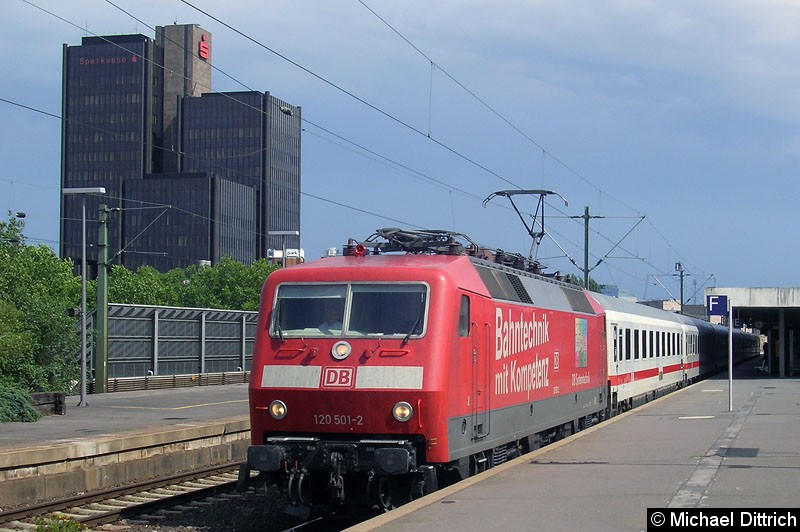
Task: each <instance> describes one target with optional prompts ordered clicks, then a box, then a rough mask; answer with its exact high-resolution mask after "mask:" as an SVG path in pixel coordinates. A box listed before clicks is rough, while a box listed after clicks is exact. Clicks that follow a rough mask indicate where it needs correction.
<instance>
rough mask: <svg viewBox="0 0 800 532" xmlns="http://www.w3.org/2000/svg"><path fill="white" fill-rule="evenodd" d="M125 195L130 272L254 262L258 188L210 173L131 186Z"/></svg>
mask: <svg viewBox="0 0 800 532" xmlns="http://www.w3.org/2000/svg"><path fill="white" fill-rule="evenodd" d="M124 192H125V198H126V202H127V204H128V205H129V209H130V210H129V211H128V212H127V213H126V215H125V227H124V233H123V239H124V241H125V242H126V246H125V248H124V249H123V250H122V255H123V259H124V260H123V263H124V264H125V266H126V267H127V268H129V269H132V270H136V269H137V268H139V267H140V266H145V265H148V266H152V267H154V268H156V269H157V270H160V271H168V270H171V269H173V268H183V267H186V266H187V265H189V264H203V263H204V262H205V261H208V262H209V263H212V264H213V263H217V262H219V260H220V259H222V257H224V256H229V257H232V258H234V259H236V260H238V261H239V262H242V263H244V264H248V265H249V264H251V263H252V262H253V259H254V258H255V233H254V231H253V230H252V228H253V227H255V219H256V211H255V191H254V189H253V187H249V186H246V185H241V184H239V183H234V182H232V181H229V180H226V179H222V178H219V177H216V176H213V175H209V174H205V173H191V174H188V173H182V174H177V173H175V174H152V175H148V176H145V179H143V180H131V181H127V182H126V183H125V191H124ZM136 204H139V205H141V208H139V209H137V208H136V207H134V206H135V205H136ZM159 205H163V206H161V207H159ZM151 228H156V230H151Z"/></svg>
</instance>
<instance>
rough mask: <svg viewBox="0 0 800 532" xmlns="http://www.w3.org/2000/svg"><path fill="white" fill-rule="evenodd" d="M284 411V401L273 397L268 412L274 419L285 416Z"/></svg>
mask: <svg viewBox="0 0 800 532" xmlns="http://www.w3.org/2000/svg"><path fill="white" fill-rule="evenodd" d="M286 412H287V411H286V403H284V402H283V401H281V400H279V399H275V400H274V401H272V402H271V403H270V404H269V413H270V415H271V416H272V417H274V418H275V419H283V418H285V417H286Z"/></svg>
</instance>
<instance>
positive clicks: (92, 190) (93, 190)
mask: <svg viewBox="0 0 800 532" xmlns="http://www.w3.org/2000/svg"><path fill="white" fill-rule="evenodd" d="M61 193H62V194H64V195H72V194H80V195H81V200H82V211H81V246H82V251H81V400H80V402H79V403H78V406H89V404H88V403H87V402H86V195H87V194H105V193H106V189H105V187H75V188H64V189H61Z"/></svg>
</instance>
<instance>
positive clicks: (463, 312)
mask: <svg viewBox="0 0 800 532" xmlns="http://www.w3.org/2000/svg"><path fill="white" fill-rule="evenodd" d="M458 335H459V336H460V337H461V338H466V337H467V336H469V297H467V296H463V295H462V296H461V307H460V308H459V309H458Z"/></svg>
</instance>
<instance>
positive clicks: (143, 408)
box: [108, 399, 248, 410]
mask: <svg viewBox="0 0 800 532" xmlns="http://www.w3.org/2000/svg"><path fill="white" fill-rule="evenodd" d="M247 401H248V400H247V399H236V400H234V401H220V402H217V403H201V404H199V405H186V406H169V407H166V406H109V407H108V408H120V409H123V410H186V409H188V408H202V407H204V406H217V405H225V404H231V403H246V402H247Z"/></svg>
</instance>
